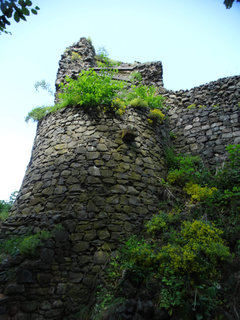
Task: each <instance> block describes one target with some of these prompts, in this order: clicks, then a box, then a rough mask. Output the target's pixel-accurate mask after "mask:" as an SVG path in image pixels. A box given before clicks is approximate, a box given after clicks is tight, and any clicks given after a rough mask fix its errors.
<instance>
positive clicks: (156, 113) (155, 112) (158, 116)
mask: <svg viewBox="0 0 240 320" xmlns="http://www.w3.org/2000/svg"><path fill="white" fill-rule="evenodd" d="M148 117H149V119H148V120H150V121H153V122H159V123H162V122H163V120H164V119H165V114H163V113H162V111H161V110H159V109H152V110H150V112H149V114H148Z"/></svg>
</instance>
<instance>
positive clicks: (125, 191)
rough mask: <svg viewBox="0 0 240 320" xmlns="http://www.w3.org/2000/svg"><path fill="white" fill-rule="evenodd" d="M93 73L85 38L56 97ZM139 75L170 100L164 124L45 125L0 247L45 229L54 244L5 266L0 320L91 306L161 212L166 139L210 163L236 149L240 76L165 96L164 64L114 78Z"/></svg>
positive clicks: (105, 120)
mask: <svg viewBox="0 0 240 320" xmlns="http://www.w3.org/2000/svg"><path fill="white" fill-rule="evenodd" d="M90 67H91V68H95V70H96V71H99V68H98V67H97V66H96V60H95V51H94V48H93V46H92V45H91V43H90V42H89V41H87V40H86V39H85V38H81V39H80V41H79V42H78V43H76V44H74V45H73V46H71V47H69V48H67V50H66V51H65V53H64V54H63V56H62V58H61V61H60V66H59V70H58V74H57V80H56V88H57V89H58V85H59V83H60V82H62V81H64V78H65V76H66V75H68V76H69V77H72V78H77V76H78V74H79V73H80V72H81V70H87V69H88V68H90ZM134 71H139V72H140V73H141V74H142V77H143V83H144V84H148V85H149V84H150V85H151V84H155V85H156V86H158V88H159V91H160V92H162V93H163V95H164V96H165V97H166V104H167V105H168V106H169V107H170V108H169V110H168V111H167V113H168V114H167V115H168V119H167V121H165V123H164V124H161V125H160V124H159V125H157V126H151V125H150V124H149V123H148V121H147V113H148V112H147V111H144V110H139V109H133V108H127V112H126V113H125V114H124V115H123V116H122V117H116V116H113V115H110V114H99V115H98V114H94V115H93V114H89V113H87V112H85V111H84V110H83V109H81V108H72V107H71V108H70V107H69V108H65V109H62V110H60V111H58V112H56V113H53V114H50V115H48V116H47V117H45V118H44V119H43V120H42V121H41V122H40V123H39V125H38V129H37V134H36V138H35V141H34V146H33V150H32V157H31V160H30V163H29V165H28V168H27V171H26V174H25V177H24V180H23V184H22V187H21V189H20V192H19V195H18V198H17V200H16V202H15V204H14V207H13V209H12V212H11V216H10V217H9V218H8V219H7V220H6V221H4V222H1V225H0V229H1V233H0V241H4V239H6V238H7V237H13V236H14V235H17V236H21V235H24V234H34V233H36V232H38V231H39V230H43V229H44V230H48V231H50V232H51V237H50V239H48V240H46V241H45V242H44V243H43V245H42V246H39V247H38V248H37V250H35V251H34V252H33V253H32V255H21V254H16V255H15V256H13V257H9V256H5V257H4V258H3V260H2V261H1V266H0V319H1V320H7V319H18V320H20V319H21V320H44V319H51V320H54V319H56V320H60V319H61V320H62V319H71V316H72V315H73V314H74V313H75V312H77V311H79V310H81V309H82V307H83V306H85V307H91V303H92V302H93V301H94V296H95V291H96V288H97V285H98V284H99V283H100V282H101V281H102V277H103V276H104V270H105V267H106V265H107V263H108V261H109V257H110V256H111V255H114V254H115V253H116V251H117V249H118V248H119V245H120V244H121V243H122V241H123V240H126V239H127V238H128V237H129V235H131V234H133V233H137V232H140V231H141V230H142V226H143V222H144V220H145V219H146V218H148V217H150V216H151V215H152V214H154V213H156V212H157V211H158V210H159V201H160V200H161V199H162V198H163V197H164V193H163V190H162V186H161V184H159V179H160V178H161V177H165V173H166V172H165V168H164V155H163V151H164V148H165V147H166V146H169V130H170V136H171V137H172V143H173V146H174V147H175V149H176V151H178V152H182V153H186V152H193V153H195V154H200V155H201V156H203V158H204V159H205V160H206V162H207V163H209V164H213V163H216V162H218V161H219V160H222V159H224V158H225V156H226V153H225V146H226V145H227V144H231V143H240V140H239V139H240V129H239V116H240V108H239V107H238V103H239V101H240V77H239V76H236V77H230V78H224V79H220V80H218V81H215V82H211V83H209V84H206V85H203V86H200V87H197V88H193V89H191V90H186V91H183V90H180V91H168V90H166V89H164V88H163V87H162V85H163V82H162V65H161V63H160V62H153V63H145V64H139V63H136V64H133V65H130V64H122V65H120V66H119V74H118V76H119V78H120V79H124V80H126V81H129V77H130V76H131V74H132V72H134ZM191 104H195V107H192V108H190V109H189V108H188V106H189V105H191ZM200 105H201V106H203V105H204V107H199V106H200Z"/></svg>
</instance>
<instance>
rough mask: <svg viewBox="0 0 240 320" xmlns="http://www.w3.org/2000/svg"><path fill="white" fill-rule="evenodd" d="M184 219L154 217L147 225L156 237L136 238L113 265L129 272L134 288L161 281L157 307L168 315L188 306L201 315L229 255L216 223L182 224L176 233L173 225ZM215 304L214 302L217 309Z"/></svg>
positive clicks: (175, 215) (205, 310)
mask: <svg viewBox="0 0 240 320" xmlns="http://www.w3.org/2000/svg"><path fill="white" fill-rule="evenodd" d="M180 219H181V217H180V214H179V213H178V214H174V213H173V212H172V213H164V212H160V214H158V215H155V216H153V218H152V219H151V220H150V221H149V222H148V223H147V224H146V227H147V231H148V233H150V234H151V235H152V238H151V239H138V238H137V237H136V236H132V237H131V238H130V239H129V240H128V241H127V242H126V243H125V245H124V247H123V249H122V251H121V255H120V257H119V259H118V264H116V262H115V264H114V266H115V269H116V270H127V272H128V273H129V274H130V279H131V282H132V283H133V284H134V285H135V286H141V284H142V283H145V282H146V285H147V283H148V282H149V281H150V282H151V281H155V282H156V281H157V283H158V289H157V292H156V293H155V294H156V295H158V305H159V307H161V308H165V309H167V310H168V311H169V313H170V314H172V312H173V310H174V308H176V307H178V310H180V311H183V310H185V309H186V308H187V304H189V303H190V304H191V305H192V306H194V307H195V308H197V310H198V311H199V308H203V311H201V312H202V313H203V315H204V314H207V312H209V307H207V305H205V303H204V302H203V301H205V300H206V299H205V298H208V296H209V293H208V290H209V289H210V288H212V287H214V285H215V283H217V282H218V281H219V278H220V276H221V266H222V263H223V262H224V261H227V260H228V259H230V258H231V255H230V251H229V248H228V247H227V246H226V245H225V243H224V241H223V239H222V238H221V235H222V231H221V230H219V229H218V228H216V227H215V226H214V225H213V224H211V223H210V222H205V221H202V220H192V221H183V222H182V223H181V224H180V228H179V229H178V230H177V229H176V228H173V226H174V225H177V224H179V220H180ZM112 274H113V275H114V273H113V272H112ZM118 278H119V275H118ZM200 288H202V290H200ZM196 295H197V296H196ZM196 299H197V300H196ZM204 299H205V300H204ZM205 302H206V301H205ZM217 304H218V301H217V298H215V299H214V301H213V305H214V306H216V305H217ZM185 319H188V317H186V318H185Z"/></svg>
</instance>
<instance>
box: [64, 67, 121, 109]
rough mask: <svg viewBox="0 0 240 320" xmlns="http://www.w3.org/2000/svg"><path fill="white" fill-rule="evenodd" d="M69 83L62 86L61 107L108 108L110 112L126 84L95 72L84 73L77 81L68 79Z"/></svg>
mask: <svg viewBox="0 0 240 320" xmlns="http://www.w3.org/2000/svg"><path fill="white" fill-rule="evenodd" d="M66 81H67V83H66V84H65V85H64V84H63V83H61V84H60V89H61V91H62V92H60V93H59V95H58V97H59V99H60V103H59V105H60V107H62V108H64V107H67V106H84V107H86V108H97V109H98V108H101V107H105V108H107V111H108V110H110V106H111V104H112V100H113V99H114V98H115V97H116V96H117V93H118V92H119V91H121V90H122V89H123V88H124V86H125V83H124V82H122V81H117V80H113V79H112V75H111V74H108V73H106V72H104V73H102V74H98V73H96V72H95V71H94V70H91V69H90V70H88V71H82V72H81V73H80V75H79V77H78V79H77V80H73V79H70V78H69V77H67V78H66Z"/></svg>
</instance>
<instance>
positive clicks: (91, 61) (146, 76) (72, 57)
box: [55, 38, 163, 100]
mask: <svg viewBox="0 0 240 320" xmlns="http://www.w3.org/2000/svg"><path fill="white" fill-rule="evenodd" d="M89 68H93V69H94V70H95V71H96V72H99V71H100V70H102V69H103V68H99V67H98V66H97V60H96V52H95V49H94V47H93V45H92V43H91V42H90V41H89V40H87V39H86V38H80V40H79V41H78V42H77V43H75V44H73V45H72V46H70V47H68V48H67V49H66V50H65V52H64V53H63V54H62V56H61V59H60V61H59V68H58V72H57V79H56V96H55V98H56V100H57V92H58V89H59V84H60V83H61V82H63V83H64V82H65V77H66V76H68V77H70V78H72V79H77V77H78V75H79V73H80V72H81V71H82V70H88V69H89ZM105 69H108V68H105ZM110 69H112V68H110ZM114 69H116V70H118V74H117V75H116V76H115V77H114V78H116V79H118V80H124V81H130V79H131V75H132V74H133V73H134V72H138V73H140V74H141V76H142V83H143V84H144V85H156V86H158V87H162V86H163V70H162V63H161V62H160V61H156V62H146V63H140V62H135V63H132V64H130V63H121V62H120V63H119V64H116V66H114Z"/></svg>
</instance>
